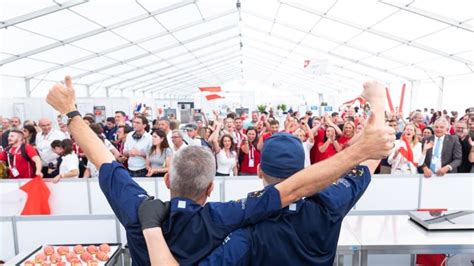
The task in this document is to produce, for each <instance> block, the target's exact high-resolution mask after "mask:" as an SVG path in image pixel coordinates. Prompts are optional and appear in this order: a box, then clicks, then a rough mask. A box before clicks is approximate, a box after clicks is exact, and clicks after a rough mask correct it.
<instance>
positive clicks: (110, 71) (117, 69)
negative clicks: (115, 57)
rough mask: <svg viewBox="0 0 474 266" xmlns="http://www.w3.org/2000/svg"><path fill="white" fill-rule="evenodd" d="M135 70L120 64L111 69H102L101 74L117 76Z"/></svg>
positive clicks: (127, 65)
mask: <svg viewBox="0 0 474 266" xmlns="http://www.w3.org/2000/svg"><path fill="white" fill-rule="evenodd" d="M134 69H135V68H134V67H133V66H131V65H129V64H121V65H118V66H116V67H111V68H108V69H104V70H102V71H101V73H104V74H107V75H117V74H120V73H123V72H129V71H133V70H134Z"/></svg>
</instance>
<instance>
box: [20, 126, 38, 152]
mask: <svg viewBox="0 0 474 266" xmlns="http://www.w3.org/2000/svg"><path fill="white" fill-rule="evenodd" d="M22 131H23V137H24V138H25V143H26V144H30V145H31V146H33V147H36V133H37V131H36V128H35V127H34V126H32V125H26V126H24V127H23V129H22Z"/></svg>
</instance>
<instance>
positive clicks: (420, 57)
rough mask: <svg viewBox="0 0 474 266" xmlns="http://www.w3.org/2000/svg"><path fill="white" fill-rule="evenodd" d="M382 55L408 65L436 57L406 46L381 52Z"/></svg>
mask: <svg viewBox="0 0 474 266" xmlns="http://www.w3.org/2000/svg"><path fill="white" fill-rule="evenodd" d="M382 54H383V55H387V56H391V57H394V58H398V59H400V60H402V61H403V62H407V63H410V64H413V63H418V62H422V61H426V60H430V59H433V58H436V57H437V55H436V54H434V53H430V52H426V51H425V50H421V49H418V48H416V47H413V46H408V45H400V46H398V47H395V48H393V49H390V50H388V51H386V52H383V53H382Z"/></svg>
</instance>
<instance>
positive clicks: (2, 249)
mask: <svg viewBox="0 0 474 266" xmlns="http://www.w3.org/2000/svg"><path fill="white" fill-rule="evenodd" d="M0 238H1V240H2V242H1V244H0V259H5V258H12V257H14V256H15V242H14V241H15V240H14V238H13V223H12V219H11V218H9V217H8V218H7V217H0Z"/></svg>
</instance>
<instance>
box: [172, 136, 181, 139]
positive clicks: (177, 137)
mask: <svg viewBox="0 0 474 266" xmlns="http://www.w3.org/2000/svg"><path fill="white" fill-rule="evenodd" d="M171 138H172V139H180V138H181V137H179V136H172V137H171Z"/></svg>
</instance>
